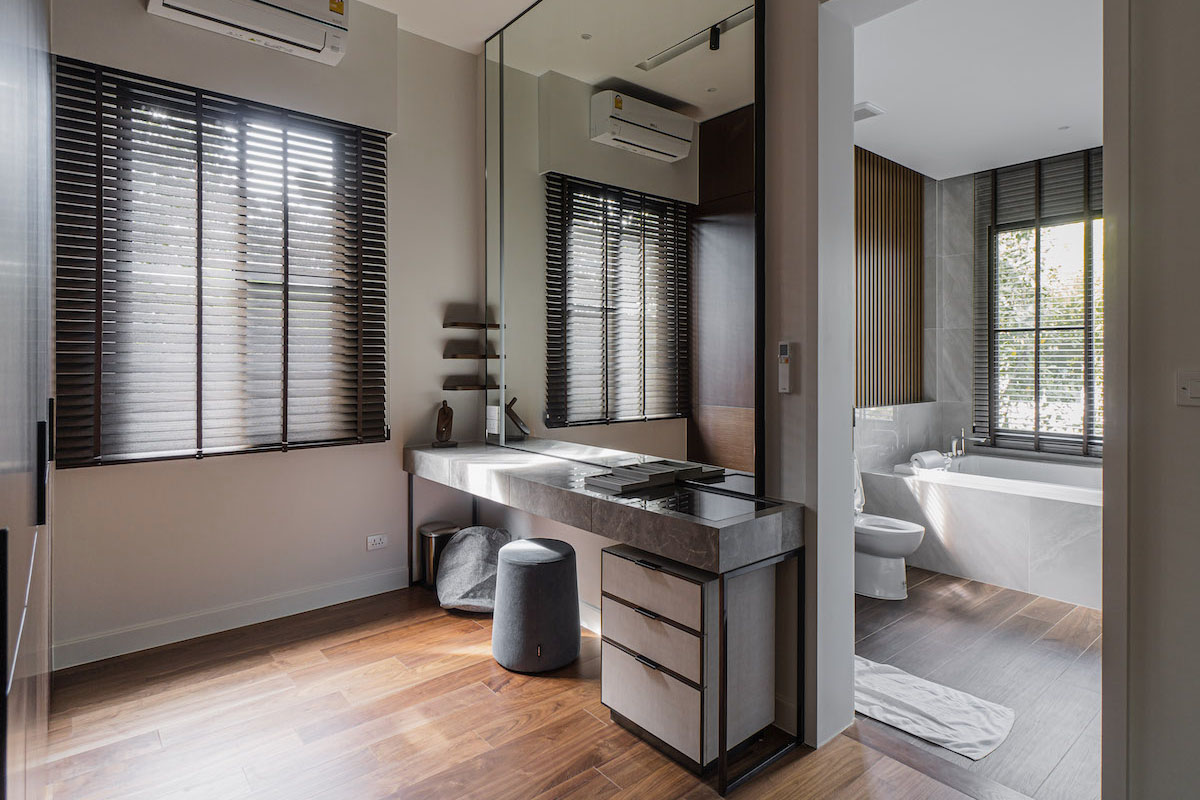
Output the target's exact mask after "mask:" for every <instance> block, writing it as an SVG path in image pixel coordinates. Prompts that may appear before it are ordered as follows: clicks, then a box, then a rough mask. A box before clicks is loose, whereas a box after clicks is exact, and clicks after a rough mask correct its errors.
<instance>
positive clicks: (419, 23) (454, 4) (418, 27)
mask: <svg viewBox="0 0 1200 800" xmlns="http://www.w3.org/2000/svg"><path fill="white" fill-rule="evenodd" d="M363 2H365V3H366V4H367V5H371V6H377V7H379V8H383V9H386V10H388V11H391V12H392V13H393V14H395V15H396V24H397V26H398V27H400V28H403V29H404V30H406V31H409V32H410V33H415V34H417V35H418V36H424V37H425V38H426V39H433V40H434V41H435V42H441V43H442V44H448V45H450V46H451V47H457V48H458V49H459V50H466V51H467V52H468V53H479V52H482V51H483V42H484V40H486V39H487V38H488V37H489V36H491V35H492V34H493V33H495V32H496V31H498V30H500V29H501V28H503V27H504V26H505V24H507V23H508V21H509V20H511V19H512V18H513V17H515V16H517V15H518V14H520V13H521V12H522V11H524V10H525V9H526V8H528V7H529V4H530V3H531V2H532V0H363Z"/></svg>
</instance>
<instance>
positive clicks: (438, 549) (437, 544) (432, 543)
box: [417, 522, 462, 586]
mask: <svg viewBox="0 0 1200 800" xmlns="http://www.w3.org/2000/svg"><path fill="white" fill-rule="evenodd" d="M461 530H462V526H461V525H456V524H454V523H453V522H426V523H425V524H424V525H422V526H421V527H419V528H417V532H418V533H420V535H421V565H422V566H423V567H424V570H425V583H427V584H428V585H430V586H434V585H436V584H437V570H438V564H439V563H440V562H441V560H442V550H444V549H445V547H446V543H447V542H449V541H450V538H451V537H452V536H454V534H456V533H458V532H459V531H461Z"/></svg>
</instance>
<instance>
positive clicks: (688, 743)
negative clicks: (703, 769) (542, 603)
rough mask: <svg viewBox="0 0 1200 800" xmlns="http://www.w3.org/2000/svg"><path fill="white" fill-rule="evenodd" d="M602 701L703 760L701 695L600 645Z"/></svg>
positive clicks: (607, 644) (614, 649)
mask: <svg viewBox="0 0 1200 800" xmlns="http://www.w3.org/2000/svg"><path fill="white" fill-rule="evenodd" d="M600 655H601V662H600V663H601V670H600V701H601V702H602V703H604V705H606V706H608V707H609V708H611V709H612V710H613V711H616V712H617V713H618V714H620V715H621V716H623V717H625V718H626V719H628V720H630V721H631V722H633V723H634V724H636V725H639V726H641V727H642V728H644V729H645V730H647V731H648V732H650V733H651V734H653V735H654V736H657V737H658V738H659V739H662V740H663V741H664V742H666V743H667V744H669V745H670V746H671V747H674V748H675V749H676V750H678V751H679V752H681V753H683V754H684V755H685V756H687V757H688V758H690V759H692V760H693V761H696V762H699V761H700V692H698V691H697V690H695V689H693V688H692V687H690V686H688V685H687V684H686V683H681V682H680V681H678V680H676V679H675V678H672V677H671V676H670V675H668V674H667V673H665V672H662V671H661V670H656V669H652V668H651V667H648V666H646V665H644V664H642V663H641V662H639V661H637V660H636V659H635V658H634V657H633V656H631V655H629V654H628V653H626V652H624V651H623V650H621V649H620V648H618V647H615V646H613V645H611V644H609V643H608V642H601V643H600Z"/></svg>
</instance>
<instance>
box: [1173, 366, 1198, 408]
mask: <svg viewBox="0 0 1200 800" xmlns="http://www.w3.org/2000/svg"><path fill="white" fill-rule="evenodd" d="M1175 405H1177V406H1200V369H1179V370H1176V371H1175Z"/></svg>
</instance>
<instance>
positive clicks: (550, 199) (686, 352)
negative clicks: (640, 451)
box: [543, 172, 691, 428]
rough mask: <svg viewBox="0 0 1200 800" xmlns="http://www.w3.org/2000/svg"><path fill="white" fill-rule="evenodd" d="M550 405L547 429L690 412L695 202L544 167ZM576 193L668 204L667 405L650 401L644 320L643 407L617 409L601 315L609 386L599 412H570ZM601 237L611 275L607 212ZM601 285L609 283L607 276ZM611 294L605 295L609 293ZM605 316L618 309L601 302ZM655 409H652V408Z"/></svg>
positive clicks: (619, 203) (664, 241)
mask: <svg viewBox="0 0 1200 800" xmlns="http://www.w3.org/2000/svg"><path fill="white" fill-rule="evenodd" d="M545 180H546V412H545V415H544V418H543V421H544V423H545V425H546V427H547V428H563V427H574V426H583V425H612V424H621V423H625V422H645V421H650V420H660V419H683V418H687V417H689V416H690V415H691V371H690V359H691V346H690V328H689V326H690V317H689V315H690V290H689V282H690V241H689V239H690V236H689V230H688V225H689V216H690V209H691V206H690V205H689V204H688V203H685V202H683V201H681V200H674V199H671V198H666V197H659V196H656V195H651V194H648V193H645V192H637V191H633V190H630V189H625V188H622V187H619V186H612V185H608V184H602V183H597V182H595V181H589V180H584V179H581V178H575V177H571V176H568V175H563V174H560V173H554V172H551V173H547V174H546V179H545ZM577 194H586V195H587V196H589V197H591V198H592V199H594V200H597V201H599V202H601V203H604V204H615V205H616V207H618V208H622V207H627V206H629V205H633V206H638V205H640V207H641V208H642V209H643V212H642V213H643V214H644V213H645V209H646V208H647V206H649V205H653V206H656V207H658V208H659V209H662V210H664V212H665V213H666V214H668V215H669V218H670V223H669V226H668V227H667V228H666V229H665V230H664V235H663V236H662V237H661V241H660V242H659V246H663V247H667V248H669V250H670V252H671V253H672V254H673V258H672V259H671V264H670V266H669V267H667V271H668V273H669V274H670V276H671V277H670V280H669V284H670V286H669V289H668V290H667V292H668V294H669V296H670V298H671V300H670V303H671V305H670V308H669V315H668V316H669V318H670V323H669V325H670V327H671V329H672V337H673V339H672V341H673V347H672V351H671V352H672V355H671V356H670V357H669V358H668V362H669V363H672V364H673V367H674V369H673V373H672V374H671V376H670V380H669V385H670V386H671V388H672V394H673V396H672V398H671V399H670V400H669V401H668V402H667V403H666V405H667V406H668V407H667V408H665V409H662V410H652V409H649V408H648V407H647V399H646V390H645V385H646V374H647V372H648V370H649V365H648V364H647V358H646V331H645V326H644V325H643V327H642V331H641V342H640V348H641V350H640V363H641V371H642V374H641V376H640V378H639V379H640V380H641V382H642V387H643V389H642V399H641V405H640V413H638V414H636V415H620V414H616V413H614V412H613V409H612V407H611V404H610V402H609V391H608V388H607V387H608V386H609V383H610V382H611V380H612V374H611V373H610V365H609V363H608V356H607V354H608V352H609V350H610V349H611V339H610V337H609V333H608V327H607V322H603V323H602V326H603V333H602V335H601V339H602V340H603V343H604V346H603V347H602V348H600V352H601V357H600V363H601V366H600V371H601V373H602V375H603V378H602V382H603V386H604V387H605V388H604V389H603V390H602V391H601V400H600V407H601V412H600V413H599V414H595V415H591V414H589V415H578V414H572V408H571V404H570V402H569V395H570V391H571V389H570V387H571V381H572V370H573V369H575V368H577V367H578V366H579V364H578V359H572V358H570V357H569V355H568V350H569V349H570V348H569V339H570V330H569V329H570V326H571V324H572V323H571V315H570V309H569V304H568V284H569V283H570V282H571V280H572V277H573V276H572V275H571V274H569V273H570V270H571V266H570V264H569V260H570V259H569V256H568V250H569V247H570V241H569V240H570V236H571V234H570V230H571V224H572V218H573V215H574V213H575V212H574V205H575V203H576V202H577V201H576V200H574V199H573V198H575V197H576V196H577ZM604 220H605V221H604V223H603V230H602V232H601V239H602V241H603V242H604V243H605V244H604V245H603V248H604V252H605V254H604V255H603V256H602V257H601V259H602V261H603V265H602V266H601V267H600V269H602V270H603V272H604V274H605V275H606V276H607V274H608V271H609V270H610V269H611V262H610V261H609V259H608V255H607V247H608V244H607V243H608V241H609V228H608V216H607V214H605V215H604ZM645 249H646V248H645V243H644V229H643V244H642V251H641V252H642V257H641V264H642V274H643V293H642V307H643V310H644V308H645V302H646V298H645V290H644V283H645V274H646V259H645ZM603 282H604V285H605V286H607V285H608V279H607V277H606V278H605V279H604V281H603ZM605 297H607V294H606V295H605ZM602 308H603V312H602V316H603V318H604V319H605V320H607V313H604V312H610V311H612V310H613V309H611V308H609V307H608V305H607V300H605V301H604V303H603V304H602ZM652 412H653V413H652Z"/></svg>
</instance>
